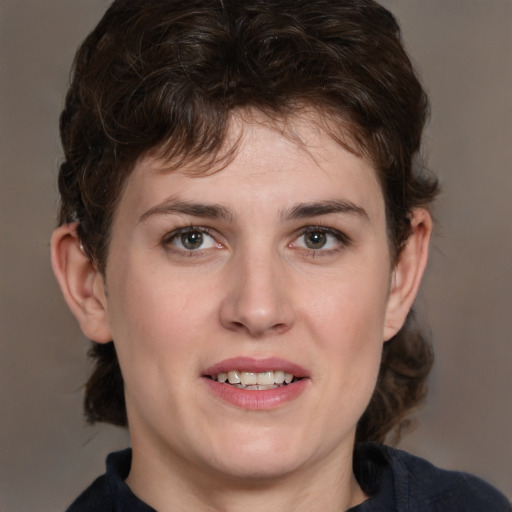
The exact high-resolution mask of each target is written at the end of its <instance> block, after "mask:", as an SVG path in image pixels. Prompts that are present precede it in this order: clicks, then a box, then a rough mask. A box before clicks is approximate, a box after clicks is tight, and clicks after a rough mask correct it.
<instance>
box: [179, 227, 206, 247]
mask: <svg viewBox="0 0 512 512" xmlns="http://www.w3.org/2000/svg"><path fill="white" fill-rule="evenodd" d="M181 243H182V244H183V247H185V248H186V249H198V248H199V247H201V244H202V243H203V234H202V233H201V232H200V231H190V232H189V233H183V234H182V235H181Z"/></svg>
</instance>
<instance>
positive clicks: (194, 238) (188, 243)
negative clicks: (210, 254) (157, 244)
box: [170, 228, 217, 251]
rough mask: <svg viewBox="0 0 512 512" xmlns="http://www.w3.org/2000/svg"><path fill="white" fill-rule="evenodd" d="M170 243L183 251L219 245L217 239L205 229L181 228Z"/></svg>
mask: <svg viewBox="0 0 512 512" xmlns="http://www.w3.org/2000/svg"><path fill="white" fill-rule="evenodd" d="M170 245H172V246H173V247H175V248H177V249H179V250H182V251H197V250H198V249H211V248H213V247H216V246H217V243H216V241H215V239H214V238H213V237H212V236H211V235H210V234H208V232H207V231H206V230H205V229H200V228H186V229H181V230H179V231H178V233H176V234H175V235H173V236H172V237H171V239H170Z"/></svg>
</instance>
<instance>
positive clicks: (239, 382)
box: [206, 370, 301, 391]
mask: <svg viewBox="0 0 512 512" xmlns="http://www.w3.org/2000/svg"><path fill="white" fill-rule="evenodd" d="M206 377H207V378H210V379H212V380H214V381H217V382H220V383H221V384H227V385H229V386H234V387H236V388H239V389H246V390H252V391H264V390H267V389H277V388H280V387H284V386H287V385H288V384H292V383H294V382H297V381H299V380H301V377H296V376H295V375H293V374H292V373H289V372H286V371H284V370H267V371H263V372H249V371H243V370H229V371H225V372H219V373H217V374H213V375H206Z"/></svg>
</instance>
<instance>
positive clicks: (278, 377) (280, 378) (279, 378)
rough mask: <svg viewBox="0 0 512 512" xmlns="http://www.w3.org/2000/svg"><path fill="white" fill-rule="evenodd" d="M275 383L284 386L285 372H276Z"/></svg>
mask: <svg viewBox="0 0 512 512" xmlns="http://www.w3.org/2000/svg"><path fill="white" fill-rule="evenodd" d="M274 382H275V383H276V384H282V383H283V382H284V372H283V371H281V370H277V372H274Z"/></svg>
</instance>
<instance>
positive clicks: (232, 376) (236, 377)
mask: <svg viewBox="0 0 512 512" xmlns="http://www.w3.org/2000/svg"><path fill="white" fill-rule="evenodd" d="M228 380H229V383H230V384H240V382H241V380H240V373H239V372H237V371H232V372H228Z"/></svg>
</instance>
